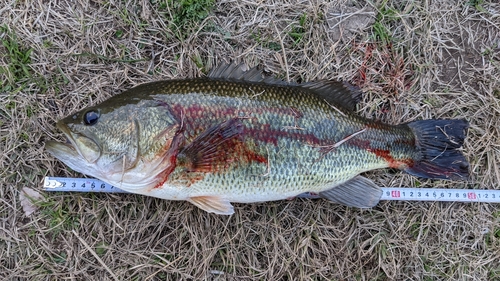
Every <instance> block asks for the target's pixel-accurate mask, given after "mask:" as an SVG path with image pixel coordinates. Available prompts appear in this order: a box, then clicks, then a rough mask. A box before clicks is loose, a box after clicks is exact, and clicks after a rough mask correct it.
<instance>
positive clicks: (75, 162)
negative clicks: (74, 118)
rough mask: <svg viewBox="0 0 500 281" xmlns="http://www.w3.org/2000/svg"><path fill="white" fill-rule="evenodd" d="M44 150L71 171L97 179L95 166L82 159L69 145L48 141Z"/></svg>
mask: <svg viewBox="0 0 500 281" xmlns="http://www.w3.org/2000/svg"><path fill="white" fill-rule="evenodd" d="M45 149H46V150H47V151H48V152H49V153H50V154H52V155H53V156H54V157H55V158H57V159H59V160H60V161H62V162H63V163H64V164H66V165H68V166H69V167H70V168H71V169H73V170H75V171H77V172H80V173H84V174H87V175H91V176H94V177H98V175H99V173H96V170H98V169H96V166H95V165H94V164H93V163H89V162H88V161H87V160H86V159H85V158H83V157H82V156H81V155H80V154H79V153H78V151H77V150H76V149H75V147H74V146H73V145H72V144H71V143H62V142H56V141H48V142H46V143H45Z"/></svg>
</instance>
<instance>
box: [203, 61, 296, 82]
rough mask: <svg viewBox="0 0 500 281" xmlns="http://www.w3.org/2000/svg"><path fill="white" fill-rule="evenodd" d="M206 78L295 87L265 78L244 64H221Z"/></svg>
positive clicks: (259, 72) (256, 69) (274, 79)
mask: <svg viewBox="0 0 500 281" xmlns="http://www.w3.org/2000/svg"><path fill="white" fill-rule="evenodd" d="M208 77H209V78H212V79H223V80H240V81H247V82H263V83H267V84H274V85H296V84H294V83H287V82H285V81H283V80H279V79H276V78H273V77H270V76H267V77H266V76H265V75H264V73H262V71H261V70H260V69H258V68H257V67H253V68H250V69H248V66H247V65H246V64H245V63H240V64H235V63H222V64H221V65H219V66H217V67H216V68H214V69H212V70H211V71H210V72H209V73H208Z"/></svg>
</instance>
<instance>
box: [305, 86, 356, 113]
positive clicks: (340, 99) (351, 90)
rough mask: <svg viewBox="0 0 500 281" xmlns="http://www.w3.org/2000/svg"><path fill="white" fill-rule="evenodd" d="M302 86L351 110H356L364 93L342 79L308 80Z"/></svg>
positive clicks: (328, 100) (334, 103)
mask: <svg viewBox="0 0 500 281" xmlns="http://www.w3.org/2000/svg"><path fill="white" fill-rule="evenodd" d="M300 86H301V87H303V88H307V89H309V90H311V91H313V92H314V93H316V94H317V95H318V96H320V97H322V98H323V99H325V100H326V101H327V102H328V103H332V104H333V105H340V106H341V107H343V108H345V109H347V110H350V111H355V110H356V104H357V103H358V102H359V100H360V99H361V94H362V92H361V90H360V89H359V88H358V87H356V86H353V85H351V84H349V83H347V82H341V81H329V80H321V81H315V82H308V83H305V84H301V85H300Z"/></svg>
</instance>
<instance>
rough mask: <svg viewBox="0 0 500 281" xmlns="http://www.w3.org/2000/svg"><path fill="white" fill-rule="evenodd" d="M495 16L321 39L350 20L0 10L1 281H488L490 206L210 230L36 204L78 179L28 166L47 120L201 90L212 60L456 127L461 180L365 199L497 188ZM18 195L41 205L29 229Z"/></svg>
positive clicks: (70, 198)
mask: <svg viewBox="0 0 500 281" xmlns="http://www.w3.org/2000/svg"><path fill="white" fill-rule="evenodd" d="M42 2H43V1H42ZM496 2H497V1H488V0H482V1H462V2H460V3H459V4H458V5H457V3H456V1H451V0H450V1H441V2H439V3H434V2H429V3H420V2H415V3H413V2H412V3H410V2H408V1H375V2H374V3H372V5H373V7H374V10H375V11H376V13H375V14H373V15H371V16H373V19H374V23H373V24H371V25H370V26H368V27H366V28H365V29H362V30H358V31H355V30H356V29H353V30H354V31H351V33H355V34H354V35H355V36H353V37H343V38H341V39H340V40H332V39H331V38H330V37H329V32H331V30H330V29H329V28H330V27H329V26H328V25H327V22H328V19H329V17H348V16H349V15H347V14H342V13H340V12H337V13H336V14H335V15H331V14H330V13H328V11H329V10H330V9H331V8H332V6H333V5H334V3H323V2H321V3H320V2H318V3H316V2H314V1H313V2H307V1H306V2H294V3H291V2H289V1H283V2H280V3H278V2H275V1H274V2H273V1H261V2H259V4H257V3H253V2H248V1H247V2H230V1H217V2H216V1H197V2H195V1H192V2H189V1H175V2H174V1H156V2H155V1H135V0H128V1H115V2H113V3H105V4H96V3H91V4H89V3H87V2H85V1H76V2H75V3H74V4H73V5H72V8H71V9H68V7H67V6H64V5H62V4H61V3H52V2H50V3H49V2H46V3H45V2H43V3H40V2H39V1H37V2H35V1H17V2H12V1H10V2H9V1H4V0H0V6H1V7H5V9H0V18H2V19H3V21H2V24H3V25H2V27H1V28H0V41H1V46H0V69H1V71H0V81H1V83H2V84H1V85H2V90H1V91H0V186H1V188H0V279H2V280H26V279H27V280H33V279H43V280H46V279H77V280H115V277H116V279H118V280H193V279H197V280H285V279H296V280H325V279H326V280H414V279H419V280H465V279H467V280H495V279H498V278H499V277H500V262H499V261H500V253H499V251H498V247H499V246H500V220H499V214H500V208H499V206H498V205H495V204H478V203H473V204H462V203H433V202H381V204H379V205H378V206H377V207H375V208H373V209H369V210H360V209H354V208H346V207H342V206H338V205H335V204H331V203H329V202H327V201H325V200H305V199H296V200H292V201H280V202H267V203H258V204H235V211H236V213H235V214H234V215H233V216H231V217H224V216H216V215H211V214H207V213H204V212H202V211H200V210H198V209H197V208H195V207H193V206H192V205H190V204H188V203H185V202H169V201H164V200H160V199H155V198H150V197H143V196H135V195H130V194H78V193H43V192H42V191H40V189H41V182H42V179H43V177H44V176H67V177H81V175H80V174H78V173H75V172H74V171H71V170H69V169H68V168H67V167H65V166H64V165H63V164H62V163H60V162H58V161H57V160H55V159H53V158H52V157H51V156H50V155H48V154H47V153H46V152H45V149H44V142H45V141H48V140H53V139H60V138H61V134H60V132H59V131H58V130H57V129H56V128H55V121H56V120H58V119H60V118H62V117H64V116H67V115H69V114H72V113H74V112H76V111H77V110H80V109H82V108H84V107H86V106H89V105H93V104H96V103H98V102H100V101H102V100H104V99H106V98H108V97H110V96H112V95H115V94H118V93H120V92H122V91H124V90H126V89H128V88H130V87H132V86H134V85H137V84H140V83H145V82H149V81H153V80H160V79H173V78H176V79H181V78H186V77H196V76H201V75H203V74H204V73H206V72H207V71H208V70H210V69H211V67H213V66H214V65H216V64H218V63H219V62H220V61H222V60H235V61H244V62H246V63H247V64H249V65H250V66H255V65H259V66H261V67H263V68H264V69H265V70H266V72H268V73H270V74H272V75H275V76H278V77H283V78H284V79H290V80H291V81H297V80H301V81H311V80H319V79H341V80H347V81H351V82H353V83H357V84H358V85H359V86H360V87H362V89H363V91H364V92H365V93H366V94H365V95H364V99H363V101H362V102H361V104H360V106H359V114H361V115H364V116H368V117H372V118H377V119H379V120H381V121H384V122H388V123H391V124H398V123H402V122H409V121H413V120H417V119H428V118H465V119H467V120H468V121H469V122H470V129H469V133H468V137H467V141H466V143H465V146H464V148H463V150H464V153H465V154H466V155H467V158H468V159H469V160H470V162H471V171H472V173H471V178H470V180H469V181H468V182H446V181H432V180H425V179H418V178H414V177H412V176H409V175H406V174H404V173H402V172H399V171H394V170H380V171H375V172H371V173H368V174H367V176H368V177H370V178H371V179H373V180H374V181H376V182H377V183H378V184H379V185H381V186H413V187H415V186H422V187H429V186H433V187H440V188H441V187H444V188H477V189H500V185H499V182H500V173H499V172H498V171H499V170H500V164H499V163H500V146H499V144H500V78H499V77H500V58H499V56H498V36H495V35H496V34H498V32H499V26H498V24H496V22H497V21H496V19H497V15H494V14H492V13H491V11H499V10H500V6H499V5H498V3H496ZM364 3H365V2H361V1H359V2H356V1H355V3H354V5H357V7H359V8H361V7H363V5H365V4H364ZM424 4H425V5H424ZM478 7H479V8H478ZM481 9H484V11H486V12H484V11H482V10H481ZM336 11H339V10H338V9H337V10H336ZM365 14H366V15H368V13H365ZM365 14H363V15H365ZM356 15H357V14H356ZM179 27H181V28H180V29H179ZM22 187H31V188H33V189H36V190H39V191H40V192H41V193H42V194H43V195H44V197H45V200H43V201H41V202H37V204H38V211H37V212H35V213H34V214H33V215H31V216H30V217H26V216H25V215H24V213H23V210H22V208H21V206H20V202H19V192H20V191H19V190H20V189H21V188H22Z"/></svg>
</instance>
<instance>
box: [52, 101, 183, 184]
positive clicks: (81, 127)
mask: <svg viewBox="0 0 500 281" xmlns="http://www.w3.org/2000/svg"><path fill="white" fill-rule="evenodd" d="M158 110H159V109H158V108H157V107H150V106H146V105H145V104H144V103H142V102H139V103H135V104H133V103H132V104H121V105H120V106H115V107H112V106H109V103H103V104H101V105H97V106H94V107H89V108H86V109H84V110H82V111H80V112H77V113H75V114H73V115H70V116H68V117H66V118H64V119H61V120H59V121H58V122H57V124H56V126H57V128H58V129H60V130H61V131H62V132H63V133H64V135H65V136H66V139H67V141H66V142H55V141H49V142H47V143H46V146H45V147H46V149H47V150H48V152H49V153H51V154H52V155H53V156H55V157H56V158H58V159H59V160H61V161H62V162H63V163H65V164H66V165H67V166H69V167H70V168H71V169H73V170H75V171H77V172H81V173H83V174H86V175H89V176H92V177H95V178H98V179H101V180H103V181H105V182H108V183H110V184H113V185H115V186H117V187H122V188H123V187H127V186H129V187H133V188H150V187H151V186H154V184H155V176H156V175H157V174H159V173H160V172H161V169H162V168H165V167H159V165H160V164H162V158H161V155H160V154H161V151H165V149H168V147H167V148H165V147H164V146H165V145H163V146H162V145H161V144H166V145H168V144H169V140H171V139H172V138H173V135H174V134H175V131H176V128H177V126H176V125H175V120H173V118H169V115H168V114H161V113H160V112H158ZM160 114H161V117H159V116H160ZM148 153H149V155H148ZM167 164H168V163H167ZM162 165H163V166H165V165H166V164H165V163H163V164H162Z"/></svg>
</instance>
